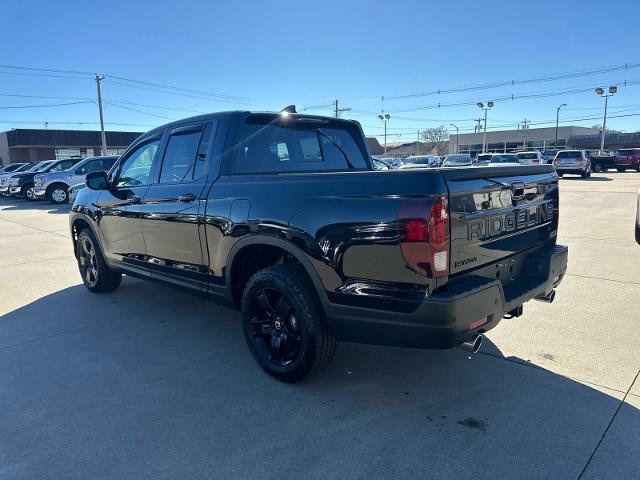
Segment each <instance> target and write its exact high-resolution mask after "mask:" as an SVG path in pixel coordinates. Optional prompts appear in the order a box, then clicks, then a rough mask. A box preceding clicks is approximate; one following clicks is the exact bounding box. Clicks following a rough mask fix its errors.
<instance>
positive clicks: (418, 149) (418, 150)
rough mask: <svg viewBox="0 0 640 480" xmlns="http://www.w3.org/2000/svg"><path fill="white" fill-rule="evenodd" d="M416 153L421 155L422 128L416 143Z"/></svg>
mask: <svg viewBox="0 0 640 480" xmlns="http://www.w3.org/2000/svg"><path fill="white" fill-rule="evenodd" d="M416 155H420V130H418V143H416Z"/></svg>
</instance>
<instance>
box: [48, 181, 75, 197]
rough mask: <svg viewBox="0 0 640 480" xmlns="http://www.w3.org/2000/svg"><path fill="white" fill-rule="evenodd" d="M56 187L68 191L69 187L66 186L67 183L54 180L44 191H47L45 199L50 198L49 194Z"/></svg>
mask: <svg viewBox="0 0 640 480" xmlns="http://www.w3.org/2000/svg"><path fill="white" fill-rule="evenodd" d="M57 186H61V187H63V188H64V189H65V190H67V191H68V190H69V186H70V185H67V183H66V182H63V181H62V180H55V181H53V182H51V183H50V184H49V185H47V190H46V191H47V198H48V197H50V196H51V192H52V191H53V189H54V188H55V187H57Z"/></svg>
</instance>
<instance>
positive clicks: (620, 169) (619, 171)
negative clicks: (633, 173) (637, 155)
mask: <svg viewBox="0 0 640 480" xmlns="http://www.w3.org/2000/svg"><path fill="white" fill-rule="evenodd" d="M616 170H617V171H618V173H622V172H624V171H625V170H626V169H625V168H616Z"/></svg>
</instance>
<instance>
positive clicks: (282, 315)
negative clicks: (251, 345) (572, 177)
mask: <svg viewBox="0 0 640 480" xmlns="http://www.w3.org/2000/svg"><path fill="white" fill-rule="evenodd" d="M250 308H251V313H250V320H249V321H250V322H251V334H252V335H253V337H254V338H255V342H256V348H257V351H258V353H259V354H260V355H261V356H262V357H263V359H264V360H265V361H268V362H270V363H273V364H274V365H277V366H279V367H286V366H288V365H291V364H292V363H293V362H294V360H295V359H296V357H297V355H298V354H299V353H300V349H301V346H302V332H301V330H300V325H299V324H298V320H297V319H296V315H295V313H294V311H293V308H292V307H291V305H290V304H289V302H287V300H286V299H285V298H284V297H283V296H282V294H281V293H280V292H278V291H277V290H275V289H274V288H270V287H265V288H262V289H260V290H258V291H257V292H255V293H254V295H253V298H252V299H251V307H250Z"/></svg>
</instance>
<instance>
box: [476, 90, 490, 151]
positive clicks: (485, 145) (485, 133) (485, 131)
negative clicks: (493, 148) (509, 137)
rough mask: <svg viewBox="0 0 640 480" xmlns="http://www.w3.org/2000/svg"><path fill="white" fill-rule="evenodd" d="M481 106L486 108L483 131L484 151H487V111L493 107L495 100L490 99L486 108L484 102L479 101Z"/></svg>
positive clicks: (483, 108)
mask: <svg viewBox="0 0 640 480" xmlns="http://www.w3.org/2000/svg"><path fill="white" fill-rule="evenodd" d="M476 105H478V107H479V108H481V109H482V110H484V132H483V133H482V153H485V151H486V149H487V112H488V111H489V110H490V109H492V108H493V100H489V101H488V102H487V107H486V108H485V106H484V103H482V102H478V103H477V104H476Z"/></svg>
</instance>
